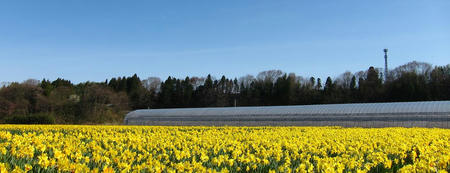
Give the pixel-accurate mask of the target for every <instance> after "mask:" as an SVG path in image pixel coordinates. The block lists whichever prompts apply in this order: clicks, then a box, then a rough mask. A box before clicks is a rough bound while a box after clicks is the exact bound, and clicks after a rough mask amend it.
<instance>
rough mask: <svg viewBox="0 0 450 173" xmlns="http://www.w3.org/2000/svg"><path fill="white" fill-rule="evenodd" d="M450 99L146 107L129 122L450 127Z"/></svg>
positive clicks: (129, 123)
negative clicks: (297, 104)
mask: <svg viewBox="0 0 450 173" xmlns="http://www.w3.org/2000/svg"><path fill="white" fill-rule="evenodd" d="M449 122H450V101H427V102H392V103H357V104H326V105H301V106H260V107H259V106H251V107H220V108H173V109H142V110H135V111H132V112H130V113H128V114H127V115H126V117H125V119H124V123H125V124H128V125H248V126H259V125H277V126H285V125H288V126H290V125H296V126H297V125H299V126H325V125H327V126H329V125H332V126H334V125H336V126H346V127H389V126H404V127H441V128H450V126H449V125H450V124H449Z"/></svg>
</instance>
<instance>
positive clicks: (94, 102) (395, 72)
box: [0, 61, 450, 124]
mask: <svg viewBox="0 0 450 173" xmlns="http://www.w3.org/2000/svg"><path fill="white" fill-rule="evenodd" d="M429 100H450V64H449V65H446V66H435V67H433V66H432V65H430V64H428V63H423V62H416V61H413V62H410V63H407V64H405V65H402V66H399V67H396V68H394V69H392V70H390V71H389V73H388V74H383V73H382V69H379V68H374V67H369V68H368V69H367V70H365V71H359V72H356V73H351V72H345V73H343V74H341V75H339V76H338V77H335V78H334V79H332V78H331V77H327V78H326V79H325V80H324V81H323V80H322V79H321V78H315V77H307V78H305V77H302V76H297V75H295V74H294V73H289V74H288V73H284V72H282V71H280V70H269V71H263V72H260V73H259V74H258V75H257V76H256V77H255V76H252V75H246V76H243V77H240V78H234V79H232V78H227V77H225V76H222V77H221V78H218V79H216V78H214V77H213V76H211V75H208V76H206V77H186V78H184V79H177V78H174V77H168V78H167V79H166V80H164V81H161V80H160V79H159V78H157V77H150V78H147V79H142V80H141V79H140V78H139V77H138V76H137V75H136V74H135V75H133V76H130V77H118V78H112V79H109V80H105V81H104V82H82V83H79V84H73V83H72V82H71V81H69V80H65V79H60V78H58V79H56V80H54V81H50V80H48V79H43V80H41V81H39V80H35V79H29V80H26V81H24V82H22V83H18V82H14V83H10V84H7V85H3V86H2V87H1V88H0V119H1V121H3V122H4V123H71V124H99V123H120V122H122V120H123V117H124V115H125V114H126V113H127V112H128V111H130V110H134V109H157V108H186V107H230V106H275V105H308V104H332V103H364V102H399V101H429Z"/></svg>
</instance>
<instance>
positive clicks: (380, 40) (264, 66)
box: [0, 0, 450, 83]
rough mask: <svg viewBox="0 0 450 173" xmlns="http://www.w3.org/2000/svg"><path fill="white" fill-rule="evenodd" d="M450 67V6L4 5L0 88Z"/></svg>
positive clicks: (69, 0) (109, 1) (233, 1)
mask: <svg viewBox="0 0 450 173" xmlns="http://www.w3.org/2000/svg"><path fill="white" fill-rule="evenodd" d="M383 48H389V55H390V57H389V59H390V60H389V66H390V67H395V66H398V65H402V64H405V63H407V62H410V61H413V60H417V61H425V62H429V63H431V64H433V65H445V64H449V63H450V1H448V0H441V1H440V0H433V1H424V0H404V1H400V0H395V1H392V0H381V1H360V0H354V1H349V0H343V1H334V0H330V1H297V0H296V1H289V0H283V1H264V0H261V1H255V0H252V1H250V0H249V1H243V0H227V1H210V0H205V1H115V0H105V1H100V0H98V1H88V0H65V1H60V0H54V1H47V0H42V1H22V0H11V1H1V2H0V74H1V75H0V81H19V82H20V81H23V80H26V79H28V78H34V79H42V78H50V79H52V80H53V79H56V78H57V77H62V78H65V79H69V80H72V81H73V82H75V83H78V82H83V81H88V80H89V81H104V80H105V79H107V78H111V77H117V76H130V75H132V74H134V73H137V74H138V76H140V77H141V78H146V77H149V76H157V77H161V78H163V79H165V78H166V77H168V76H175V77H179V78H184V77H186V76H206V75H207V74H208V73H211V74H212V75H214V76H216V77H220V76H221V75H226V76H227V77H233V78H234V77H240V76H244V75H246V74H252V75H256V74H257V73H258V72H260V71H263V70H270V69H280V70H283V71H285V72H294V73H296V74H298V75H302V76H305V77H308V76H312V75H314V76H316V77H321V78H324V77H326V76H332V77H335V76H338V75H339V74H341V73H343V72H345V71H346V70H349V71H352V72H356V71H359V70H365V69H367V68H368V67H369V66H375V67H383V63H384V60H383V51H382V49H383Z"/></svg>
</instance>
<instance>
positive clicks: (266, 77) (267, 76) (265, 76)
mask: <svg viewBox="0 0 450 173" xmlns="http://www.w3.org/2000/svg"><path fill="white" fill-rule="evenodd" d="M282 75H283V71H281V70H268V71H263V72H260V73H258V75H257V76H256V79H257V80H259V81H264V82H272V83H275V82H276V81H277V79H278V78H279V77H281V76H282Z"/></svg>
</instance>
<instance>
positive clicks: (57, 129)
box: [0, 125, 450, 173]
mask: <svg viewBox="0 0 450 173" xmlns="http://www.w3.org/2000/svg"><path fill="white" fill-rule="evenodd" d="M449 141H450V129H426V128H368V129H365V128H341V127H195V126H194V127H186V126H74V125H70V126H65V125H35V126H32V125H30V126H26V125H0V171H1V172H2V173H4V172H396V171H397V172H447V171H450V142H449Z"/></svg>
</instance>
